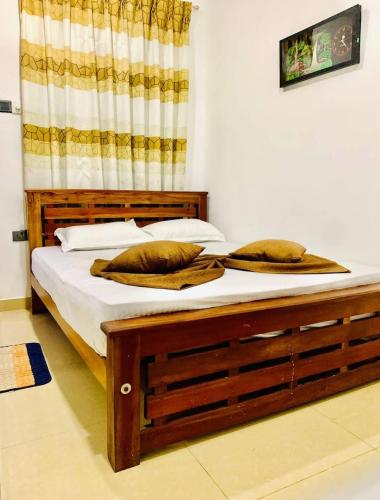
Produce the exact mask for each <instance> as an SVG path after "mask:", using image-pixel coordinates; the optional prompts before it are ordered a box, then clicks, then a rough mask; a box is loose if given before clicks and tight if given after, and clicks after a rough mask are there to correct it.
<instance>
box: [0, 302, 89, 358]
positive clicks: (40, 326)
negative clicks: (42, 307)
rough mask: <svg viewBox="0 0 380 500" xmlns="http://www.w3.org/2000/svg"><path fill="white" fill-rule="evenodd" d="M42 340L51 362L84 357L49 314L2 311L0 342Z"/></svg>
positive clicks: (0, 317)
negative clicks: (80, 355)
mask: <svg viewBox="0 0 380 500" xmlns="http://www.w3.org/2000/svg"><path fill="white" fill-rule="evenodd" d="M23 342H39V343H40V344H41V345H42V348H43V350H44V353H45V355H46V358H47V360H48V363H49V365H50V366H57V367H58V366H62V367H67V366H68V365H69V364H71V363H80V362H81V359H80V357H79V355H78V354H77V353H76V351H75V350H74V349H73V347H72V345H71V344H70V342H69V341H68V340H67V339H66V337H65V335H64V333H63V332H62V330H61V329H60V328H59V326H58V325H57V324H56V322H55V321H54V320H53V318H52V317H51V316H50V315H49V314H38V315H35V316H33V315H32V314H31V313H30V311H27V310H24V309H21V310H17V311H7V312H2V313H0V343H1V345H11V344H20V343H23Z"/></svg>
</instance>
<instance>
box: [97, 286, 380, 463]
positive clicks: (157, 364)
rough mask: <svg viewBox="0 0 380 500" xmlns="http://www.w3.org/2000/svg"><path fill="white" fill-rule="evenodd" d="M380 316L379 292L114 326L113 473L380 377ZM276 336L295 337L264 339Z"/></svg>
mask: <svg viewBox="0 0 380 500" xmlns="http://www.w3.org/2000/svg"><path fill="white" fill-rule="evenodd" d="M379 310H380V286H379V285H372V286H364V287H358V288H354V289H346V290H340V291H335V292H326V293H320V294H313V295H309V296H302V297H293V298H287V299H276V300H265V301H259V302H254V303H249V304H240V305H235V306H226V307H218V308H214V309H208V310H204V311H192V312H185V313H176V314H168V315H159V316H154V317H149V318H139V319H132V320H123V321H115V322H108V323H104V324H103V326H102V327H103V330H104V331H105V333H106V334H107V336H108V352H109V356H108V359H107V378H108V381H110V380H112V382H111V385H110V386H109V388H108V405H109V406H108V410H109V425H108V428H109V432H108V438H109V458H110V461H111V464H112V465H113V467H114V469H115V470H116V471H118V470H122V469H125V468H127V467H131V466H133V465H136V464H138V463H139V460H140V454H141V453H148V452H150V451H152V450H155V449H157V448H161V447H163V446H166V445H168V444H170V443H174V442H178V441H181V440H184V439H191V438H194V437H196V436H201V435H204V434H207V433H210V432H213V431H217V430H220V429H224V428H227V427H230V426H233V425H236V424H239V423H242V422H247V421H250V420H253V419H256V418H259V417H262V416H264V415H268V414H271V413H274V412H278V411H281V410H284V409H287V408H291V407H294V406H297V405H301V404H304V403H307V402H310V401H314V400H317V399H320V398H323V397H325V396H328V395H330V394H334V393H337V392H340V391H343V390H345V389H348V388H352V387H356V386H358V385H360V384H364V383H366V382H369V381H372V380H375V379H377V378H379V377H380V316H379V315H378V313H377V311H379ZM364 313H373V314H374V316H373V317H371V318H366V319H360V320H357V321H352V320H351V318H352V316H354V315H359V314H364ZM331 320H336V324H334V325H333V326H328V327H322V328H318V329H316V328H311V329H308V328H305V327H306V326H307V325H310V324H312V323H316V322H322V321H331ZM274 330H286V333H285V334H283V335H281V336H279V337H275V338H268V339H263V338H259V337H257V335H258V334H262V333H265V332H271V331H274ZM141 387H144V392H145V402H144V408H145V417H146V418H148V419H149V420H150V422H151V424H150V425H148V426H146V427H145V428H144V429H142V430H140V427H139V422H140V418H139V412H140V388H141Z"/></svg>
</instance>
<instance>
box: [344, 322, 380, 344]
mask: <svg viewBox="0 0 380 500" xmlns="http://www.w3.org/2000/svg"><path fill="white" fill-rule="evenodd" d="M379 333H380V317H379V316H377V317H374V318H368V319H361V320H358V321H353V322H351V323H350V325H349V330H348V340H357V339H361V338H365V337H370V336H371V335H376V334H379Z"/></svg>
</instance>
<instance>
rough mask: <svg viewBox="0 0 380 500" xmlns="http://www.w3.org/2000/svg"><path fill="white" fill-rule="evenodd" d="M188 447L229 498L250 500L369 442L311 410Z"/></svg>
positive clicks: (356, 452)
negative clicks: (361, 439) (364, 441)
mask: <svg viewBox="0 0 380 500" xmlns="http://www.w3.org/2000/svg"><path fill="white" fill-rule="evenodd" d="M189 449H190V451H191V452H192V453H193V454H194V456H195V457H196V458H197V459H198V460H199V462H200V463H201V464H202V465H203V467H204V468H205V469H206V470H207V471H208V472H209V474H210V475H211V476H212V477H213V478H214V480H215V481H216V482H217V484H218V485H219V486H220V488H221V489H222V490H223V491H224V492H225V493H226V494H227V496H228V497H230V498H234V499H235V498H236V499H250V500H251V499H255V498H258V497H260V496H264V495H267V494H269V493H271V492H273V491H276V490H278V489H280V488H283V487H285V486H288V485H290V484H292V483H294V482H296V481H299V480H301V479H304V478H306V477H308V476H310V475H312V474H315V473H317V472H320V471H322V470H325V469H327V468H328V467H332V466H334V465H336V464H338V463H341V462H343V461H345V460H348V459H349V458H352V457H355V456H358V455H360V454H362V453H364V452H366V451H368V450H370V447H369V446H367V445H366V444H365V443H363V442H362V441H360V440H359V439H357V438H356V437H355V436H353V435H352V434H350V433H349V432H347V431H345V430H344V429H342V428H340V427H339V426H337V425H335V424H334V423H333V422H331V421H330V420H329V419H327V418H325V417H324V416H322V415H321V414H318V412H316V411H314V410H312V409H307V408H304V409H298V410H294V411H292V412H289V413H286V414H282V415H278V416H275V417H272V418H269V419H266V420H263V421H260V422H257V423H253V424H251V425H249V426H246V427H244V428H241V429H238V430H234V431H231V432H228V433H224V434H220V435H217V436H215V437H212V438H208V439H203V440H197V441H195V442H193V443H190V444H189Z"/></svg>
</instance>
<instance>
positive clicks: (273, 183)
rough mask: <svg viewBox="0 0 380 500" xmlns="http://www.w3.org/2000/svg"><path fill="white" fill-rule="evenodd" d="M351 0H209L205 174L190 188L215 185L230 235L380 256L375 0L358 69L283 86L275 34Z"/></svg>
mask: <svg viewBox="0 0 380 500" xmlns="http://www.w3.org/2000/svg"><path fill="white" fill-rule="evenodd" d="M353 4H354V2H353V1H352V0H320V1H319V2H314V1H311V0H308V1H305V0H287V1H286V2H284V1H283V0H268V1H266V2H263V1H262V0H260V1H259V0H236V1H231V0H207V1H205V2H202V10H201V11H199V15H200V16H202V18H203V19H205V20H206V21H205V22H203V24H202V29H203V30H206V33H207V34H205V33H202V36H201V37H200V40H198V41H197V40H195V41H194V43H195V45H196V46H197V44H198V42H200V43H201V44H203V45H204V50H203V51H201V50H200V49H199V46H198V47H197V49H196V50H197V57H198V59H197V61H196V68H197V69H198V72H199V71H200V68H205V67H207V74H206V75H205V76H204V77H203V79H202V81H195V82H193V84H194V85H195V87H196V92H200V91H201V92H202V99H204V102H201V103H200V102H198V103H197V104H198V106H201V107H202V106H204V110H203V112H202V113H201V114H200V115H198V117H197V121H198V122H199V121H203V120H204V121H205V123H201V124H200V130H197V129H195V138H194V139H193V147H194V148H195V149H196V153H195V155H196V156H197V164H196V165H194V164H191V168H192V169H194V168H196V170H198V171H201V172H205V173H204V174H202V176H201V177H200V183H196V182H194V183H193V184H192V185H191V186H190V187H196V188H206V189H207V190H208V191H209V192H210V200H211V204H210V205H211V210H210V218H211V221H213V222H214V223H216V224H217V225H218V227H220V228H221V229H222V230H223V231H225V233H226V234H227V236H228V237H229V238H230V239H233V240H242V239H243V240H247V239H248V240H253V239H256V238H265V237H277V238H288V239H295V240H297V241H299V242H301V243H304V244H305V245H306V246H307V247H308V248H309V250H310V251H315V252H316V251H318V252H323V253H324V254H325V255H326V256H329V255H330V256H341V255H343V256H345V257H346V258H349V259H355V260H358V261H366V262H369V263H376V264H379V265H380V230H379V229H380V227H379V226H380V224H379V218H380V118H379V116H380V29H379V26H380V2H379V0H362V2H361V4H362V5H363V9H364V11H363V14H364V19H363V36H362V64H361V65H360V66H359V67H353V68H351V69H346V70H342V71H340V72H336V73H332V74H330V75H328V76H326V77H320V78H316V79H312V80H310V81H309V82H307V83H304V84H301V85H298V86H296V87H293V88H291V89H289V90H287V91H282V90H280V89H279V83H278V80H279V75H278V74H279V67H278V66H279V62H278V59H279V56H278V41H279V40H280V39H281V38H284V37H285V36H288V35H290V34H292V33H294V32H296V31H299V30H301V29H303V28H306V27H307V26H310V25H312V24H314V23H315V22H318V21H320V20H323V19H325V18H327V17H329V16H331V15H334V14H336V13H338V12H340V11H341V10H344V9H345V8H348V7H351V6H352V5H353ZM195 15H197V14H195ZM202 71H205V70H204V69H203V70H202ZM195 76H196V75H195ZM200 85H206V88H205V89H201V90H200V89H199V86H200ZM190 139H191V138H190ZM190 146H191V145H190ZM198 178H199V177H198Z"/></svg>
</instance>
